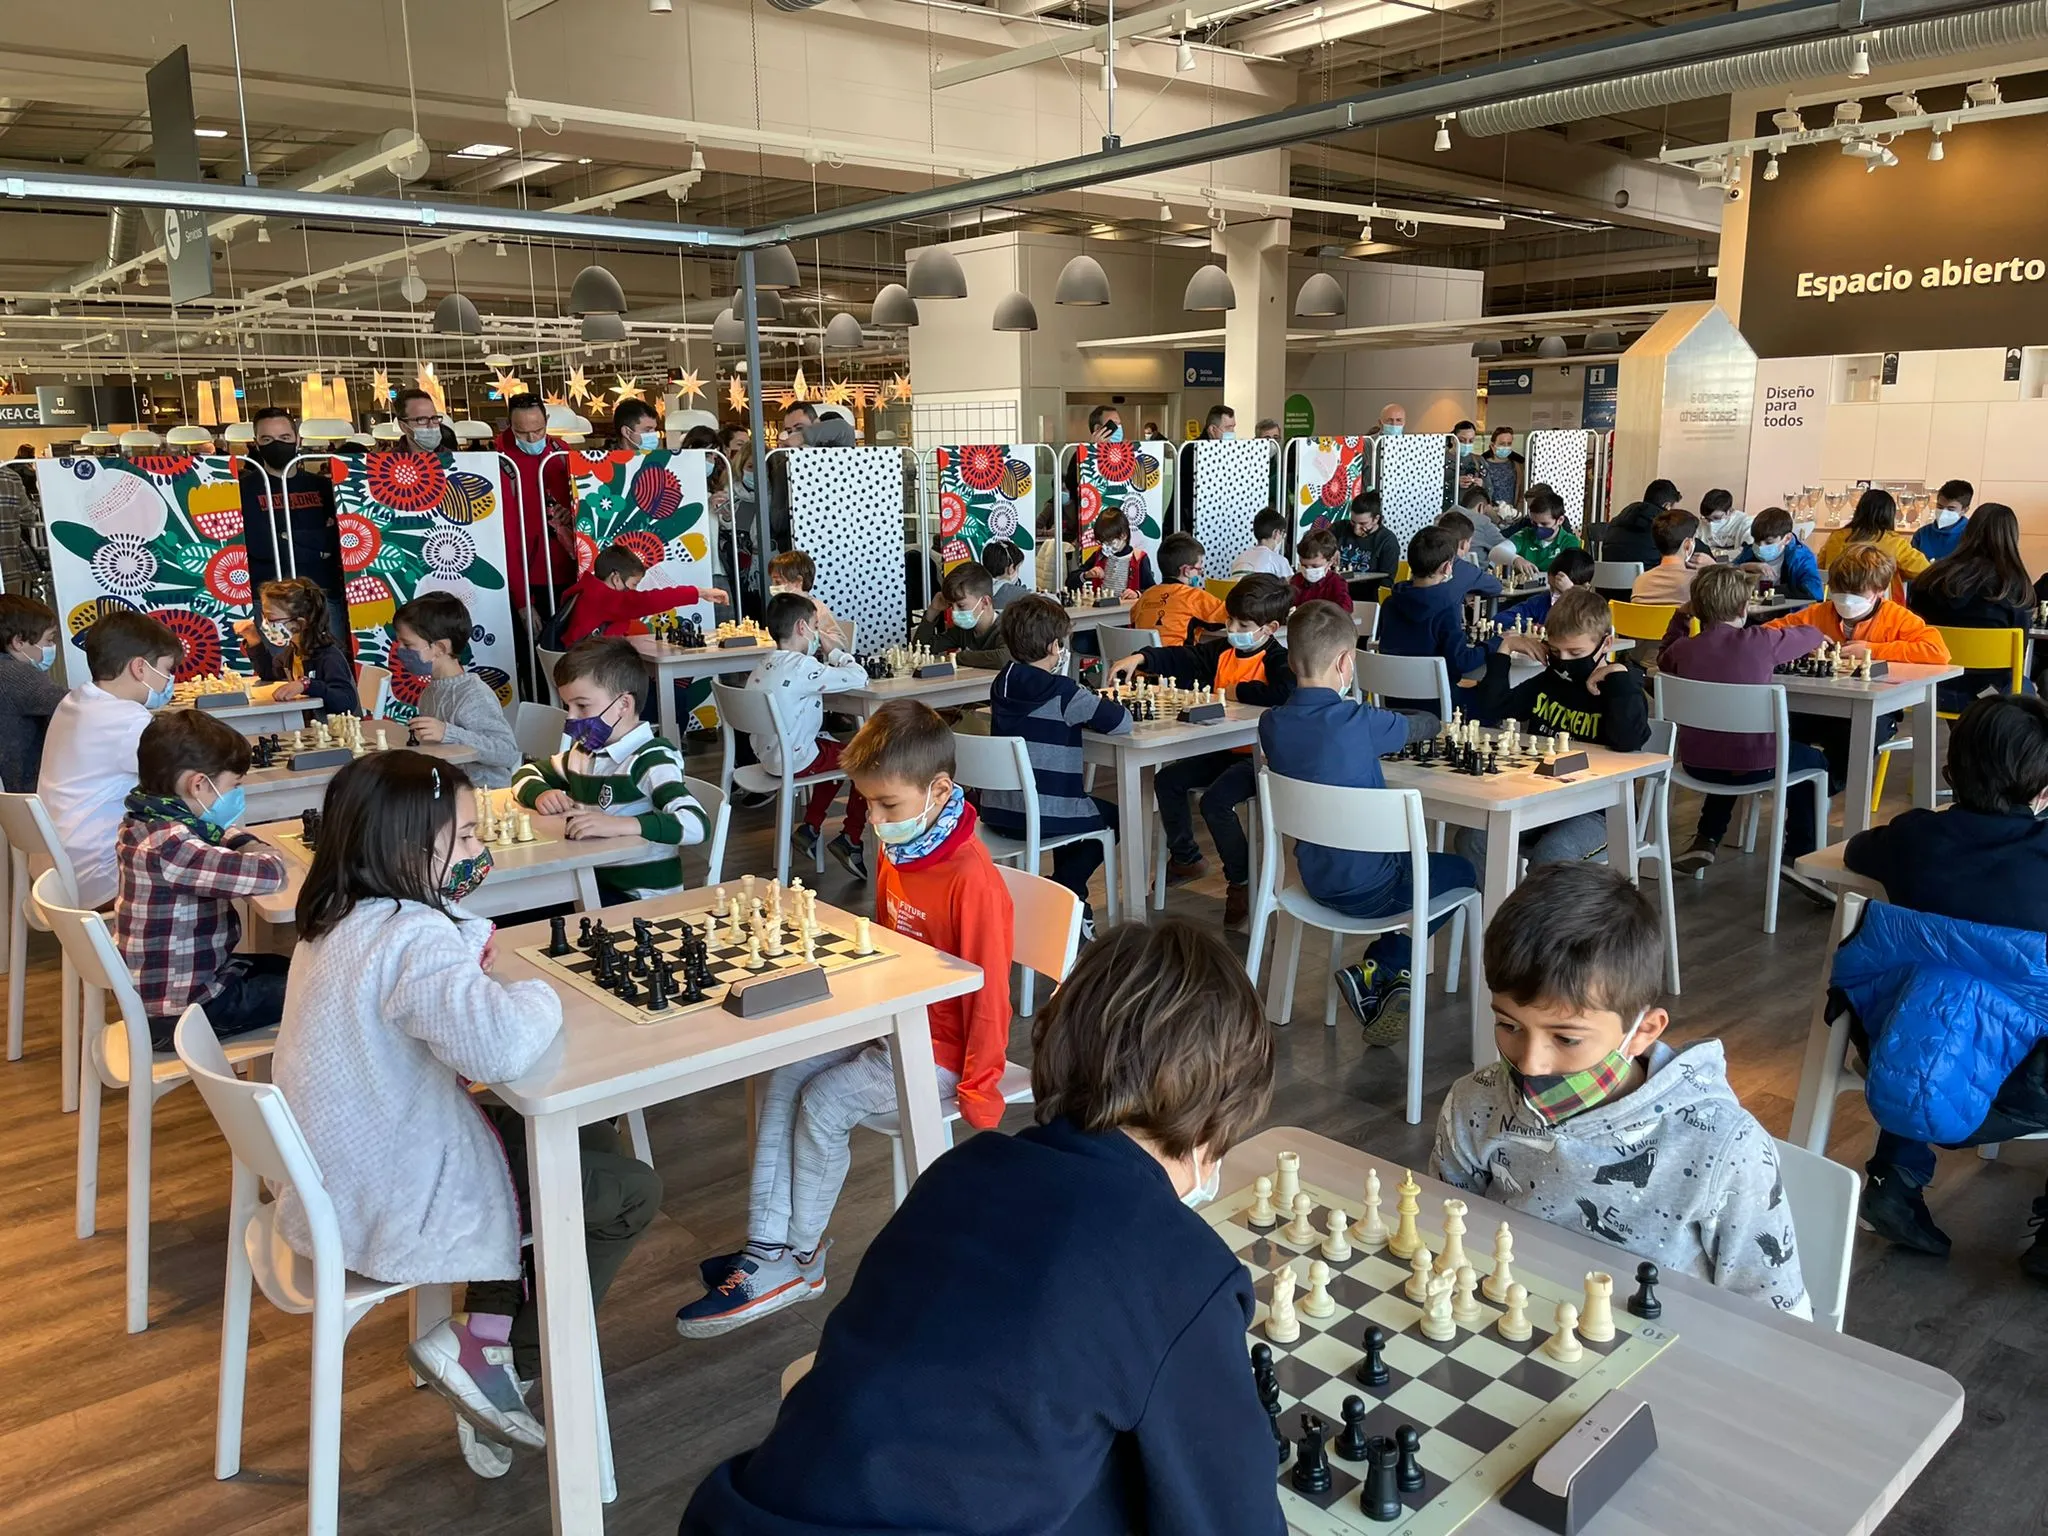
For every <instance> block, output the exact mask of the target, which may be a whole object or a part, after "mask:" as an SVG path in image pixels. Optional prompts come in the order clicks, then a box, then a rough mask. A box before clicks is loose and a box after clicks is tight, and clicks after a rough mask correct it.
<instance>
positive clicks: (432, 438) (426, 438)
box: [412, 422, 441, 448]
mask: <svg viewBox="0 0 2048 1536" xmlns="http://www.w3.org/2000/svg"><path fill="white" fill-rule="evenodd" d="M412 440H413V441H414V442H415V443H417V444H419V446H420V447H422V448H439V447H440V446H441V427H440V423H438V422H430V423H428V424H427V425H426V426H421V427H414V428H413V429H412Z"/></svg>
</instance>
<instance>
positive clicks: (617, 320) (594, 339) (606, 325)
mask: <svg viewBox="0 0 2048 1536" xmlns="http://www.w3.org/2000/svg"><path fill="white" fill-rule="evenodd" d="M581 335H582V337H583V340H584V342H585V343H586V344H588V345H590V346H603V345H606V344H608V343H612V342H619V341H624V340H625V339H626V322H625V319H624V317H623V316H620V315H613V314H607V313H605V312H604V311H603V310H597V311H595V312H593V313H591V314H587V315H585V316H584V317H583V326H582V330H581Z"/></svg>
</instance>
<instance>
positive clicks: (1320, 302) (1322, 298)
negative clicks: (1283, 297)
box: [1294, 272, 1344, 320]
mask: <svg viewBox="0 0 2048 1536" xmlns="http://www.w3.org/2000/svg"><path fill="white" fill-rule="evenodd" d="M1294 313H1295V314H1296V315H1297V316H1298V317H1299V318H1301V319H1304V320H1327V319H1330V318H1332V317H1334V316H1337V315H1341V314H1343V313H1344V287H1343V285H1342V284H1341V283H1339V282H1338V281H1337V279H1336V278H1334V277H1332V276H1330V274H1329V273H1327V272H1317V273H1314V274H1312V275H1311V276H1310V277H1309V280H1308V281H1307V282H1305V283H1303V284H1302V285H1301V292H1299V293H1297V294H1296V295H1295V296H1294Z"/></svg>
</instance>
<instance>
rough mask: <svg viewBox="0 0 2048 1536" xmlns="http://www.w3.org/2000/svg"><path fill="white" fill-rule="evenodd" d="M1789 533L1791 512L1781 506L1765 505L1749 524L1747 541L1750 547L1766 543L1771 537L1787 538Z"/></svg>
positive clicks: (1790, 529)
mask: <svg viewBox="0 0 2048 1536" xmlns="http://www.w3.org/2000/svg"><path fill="white" fill-rule="evenodd" d="M1791 533H1792V514H1791V513H1790V512H1787V511H1786V510H1785V509H1784V508H1783V507H1765V508H1764V509H1763V511H1761V512H1759V513H1757V515H1756V519H1755V521H1753V522H1752V523H1751V524H1750V525H1749V542H1750V544H1751V546H1752V547H1753V546H1755V545H1758V544H1768V543H1769V542H1770V541H1771V540H1772V539H1783V538H1789V537H1790V536H1791Z"/></svg>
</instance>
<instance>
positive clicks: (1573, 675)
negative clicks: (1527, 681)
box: [1550, 651, 1607, 687]
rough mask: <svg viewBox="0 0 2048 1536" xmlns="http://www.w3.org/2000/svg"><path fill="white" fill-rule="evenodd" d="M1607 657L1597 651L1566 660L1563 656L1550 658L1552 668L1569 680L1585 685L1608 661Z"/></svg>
mask: <svg viewBox="0 0 2048 1536" xmlns="http://www.w3.org/2000/svg"><path fill="white" fill-rule="evenodd" d="M1606 659H1607V658H1606V657H1604V656H1602V655H1601V654H1600V653H1599V652H1598V651H1595V652H1594V653H1593V654H1592V655H1590V656H1574V657H1572V658H1571V659H1570V660H1566V659H1565V658H1564V657H1562V656H1553V657H1551V658H1550V670H1551V671H1553V672H1555V673H1556V674H1557V675H1558V676H1559V677H1562V678H1564V679H1566V680H1567V681H1569V682H1574V683H1577V684H1578V685H1579V686H1580V687H1584V686H1585V684H1586V680H1587V679H1588V678H1590V677H1591V676H1592V675H1593V674H1594V672H1595V671H1597V670H1598V669H1599V668H1600V666H1601V665H1602V664H1603V663H1604V662H1605V661H1606Z"/></svg>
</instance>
